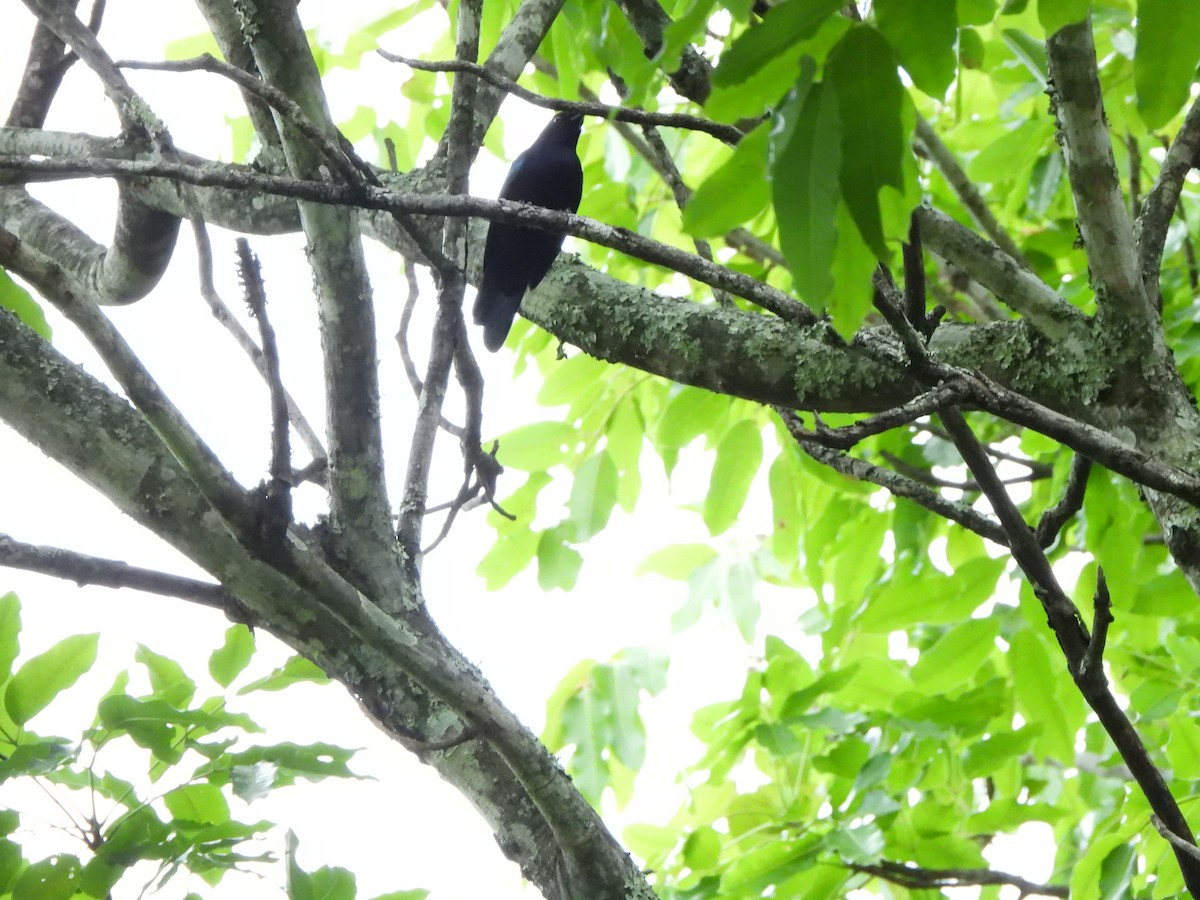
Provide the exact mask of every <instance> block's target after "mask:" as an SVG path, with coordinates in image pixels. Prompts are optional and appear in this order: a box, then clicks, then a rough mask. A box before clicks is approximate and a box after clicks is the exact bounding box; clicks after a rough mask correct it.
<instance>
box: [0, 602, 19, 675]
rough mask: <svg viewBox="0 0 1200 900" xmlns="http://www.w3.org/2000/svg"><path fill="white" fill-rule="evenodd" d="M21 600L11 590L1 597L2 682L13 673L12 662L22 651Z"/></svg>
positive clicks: (0, 647) (0, 672) (0, 670)
mask: <svg viewBox="0 0 1200 900" xmlns="http://www.w3.org/2000/svg"><path fill="white" fill-rule="evenodd" d="M20 638H21V601H20V600H19V599H17V595H16V594H14V593H12V592H11V591H10V592H9V593H7V594H5V595H4V596H3V597H0V683H3V682H5V681H7V680H8V676H9V675H11V674H12V664H13V661H14V660H15V659H16V658H17V654H18V653H19V652H20V647H21V644H20Z"/></svg>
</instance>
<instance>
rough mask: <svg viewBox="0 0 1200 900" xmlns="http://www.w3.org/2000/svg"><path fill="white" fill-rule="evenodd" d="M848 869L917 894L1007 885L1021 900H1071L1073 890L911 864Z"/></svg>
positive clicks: (1006, 876) (990, 873)
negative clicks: (1031, 899)
mask: <svg viewBox="0 0 1200 900" xmlns="http://www.w3.org/2000/svg"><path fill="white" fill-rule="evenodd" d="M844 865H845V866H846V868H848V869H850V870H851V871H853V872H861V873H863V874H864V875H873V876H875V877H876V878H881V879H883V880H884V881H890V882H892V883H893V884H898V885H900V886H901V887H906V888H911V889H913V890H937V889H938V888H950V887H968V886H973V885H980V886H983V885H1005V886H1010V887H1015V888H1016V889H1017V890H1018V891H1020V896H1022V897H1025V896H1028V895H1030V894H1035V895H1040V896H1045V897H1064V898H1065V897H1067V896H1069V894H1070V888H1069V887H1067V886H1066V885H1053V884H1038V883H1037V882H1034V881H1029V880H1027V879H1025V878H1022V877H1021V876H1019V875H1010V874H1008V873H1007V872H996V871H993V870H991V869H926V868H923V867H921V866H912V865H908V864H907V863H898V862H891V861H890V860H880V861H879V862H878V863H874V864H869V865H868V864H863V863H853V862H846V863H844Z"/></svg>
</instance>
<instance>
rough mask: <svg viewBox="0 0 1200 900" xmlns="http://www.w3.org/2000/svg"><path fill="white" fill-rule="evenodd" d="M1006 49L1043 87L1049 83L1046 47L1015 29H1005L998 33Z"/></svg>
mask: <svg viewBox="0 0 1200 900" xmlns="http://www.w3.org/2000/svg"><path fill="white" fill-rule="evenodd" d="M1000 36H1001V38H1003V40H1004V43H1005V44H1006V45H1008V49H1009V50H1011V51H1012V52H1013V54H1014V55H1015V56H1016V57H1017V59H1019V60H1020V61H1021V62H1022V63H1024V65H1025V68H1026V69H1028V70H1029V73H1030V74H1031V75H1033V76H1034V77H1035V78H1036V79H1037V80H1038V82H1039V83H1040V84H1041V85H1042V86H1043V87H1045V86H1046V85H1047V84H1049V82H1050V69H1049V64H1048V63H1047V61H1046V45H1045V44H1044V43H1042V42H1041V41H1039V40H1038V39H1037V38H1034V37H1030V36H1029V35H1028V34H1026V33H1025V32H1023V31H1019V30H1017V29H1016V28H1005V29H1004V30H1003V31H1001V32H1000Z"/></svg>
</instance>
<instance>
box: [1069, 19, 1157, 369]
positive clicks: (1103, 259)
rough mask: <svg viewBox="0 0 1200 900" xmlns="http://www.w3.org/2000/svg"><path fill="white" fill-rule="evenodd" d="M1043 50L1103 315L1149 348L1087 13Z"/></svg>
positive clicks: (1149, 328) (1150, 331) (1153, 321)
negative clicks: (1138, 338) (1046, 57)
mask: <svg viewBox="0 0 1200 900" xmlns="http://www.w3.org/2000/svg"><path fill="white" fill-rule="evenodd" d="M1046 52H1047V56H1048V58H1049V62H1050V76H1051V79H1052V82H1053V86H1054V87H1053V90H1054V93H1053V98H1054V101H1053V102H1054V109H1055V112H1056V114H1057V118H1058V122H1059V127H1060V128H1061V130H1062V135H1063V152H1064V154H1065V156H1066V161H1067V175H1068V178H1069V179H1070V182H1071V193H1072V194H1073V195H1074V197H1075V214H1076V217H1077V221H1078V224H1079V233H1080V234H1081V235H1082V236H1083V243H1084V249H1085V251H1086V252H1087V258H1088V271H1089V273H1090V274H1091V279H1092V287H1093V288H1094V289H1095V291H1096V302H1097V306H1098V308H1099V312H1100V315H1101V318H1102V319H1105V318H1110V317H1111V319H1112V321H1113V324H1114V326H1116V327H1120V328H1121V330H1122V333H1124V334H1125V335H1126V340H1129V339H1132V337H1133V336H1134V335H1139V336H1141V338H1140V339H1141V340H1143V341H1148V342H1150V343H1147V344H1146V346H1145V347H1144V348H1142V349H1143V350H1146V351H1148V350H1149V349H1150V348H1151V346H1153V344H1154V343H1156V341H1154V336H1155V335H1156V334H1158V328H1159V325H1158V312H1157V310H1156V309H1155V306H1154V302H1153V300H1152V298H1151V297H1150V295H1149V293H1148V292H1147V290H1146V285H1145V282H1144V281H1143V280H1142V277H1141V269H1140V267H1139V265H1138V259H1137V251H1136V245H1135V243H1134V237H1133V223H1132V222H1131V221H1130V218H1129V213H1128V212H1127V211H1126V208H1125V200H1124V198H1123V197H1122V195H1121V181H1120V177H1119V175H1118V173H1117V166H1116V162H1115V161H1114V159H1113V149H1112V140H1111V138H1110V137H1109V134H1108V119H1107V117H1106V116H1105V114H1104V98H1103V96H1102V94H1101V91H1100V76H1099V73H1098V72H1097V69H1096V65H1097V63H1096V45H1095V43H1094V41H1093V39H1092V23H1091V19H1090V18H1089V19H1087V20H1085V21H1083V22H1080V23H1078V24H1075V25H1067V26H1066V27H1064V28H1060V29H1059V30H1058V31H1056V32H1055V33H1054V34H1053V35H1052V36H1051V37H1050V38H1049V40H1047V41H1046ZM1160 339H1161V338H1160Z"/></svg>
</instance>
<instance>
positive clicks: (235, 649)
mask: <svg viewBox="0 0 1200 900" xmlns="http://www.w3.org/2000/svg"><path fill="white" fill-rule="evenodd" d="M253 656H254V633H253V632H252V631H250V629H249V628H247V627H246V626H245V625H241V624H238V625H234V626H232V627H230V628H228V629H227V630H226V631H225V643H223V644H222V645H221V646H220V647H219V648H218V649H216V650H214V651H213V653H212V655H211V656H210V657H209V658H208V674H210V675H211V676H212V678H213V681H215V682H216V683H217V684H219V685H220V686H221V687H224V688H227V687H229V685H231V684H232V683H233V680H234V679H235V678H237V677H238V675H240V674H241V673H242V671H243V670H244V669H245V668H246V666H248V665H249V664H250V660H251V658H253Z"/></svg>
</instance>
